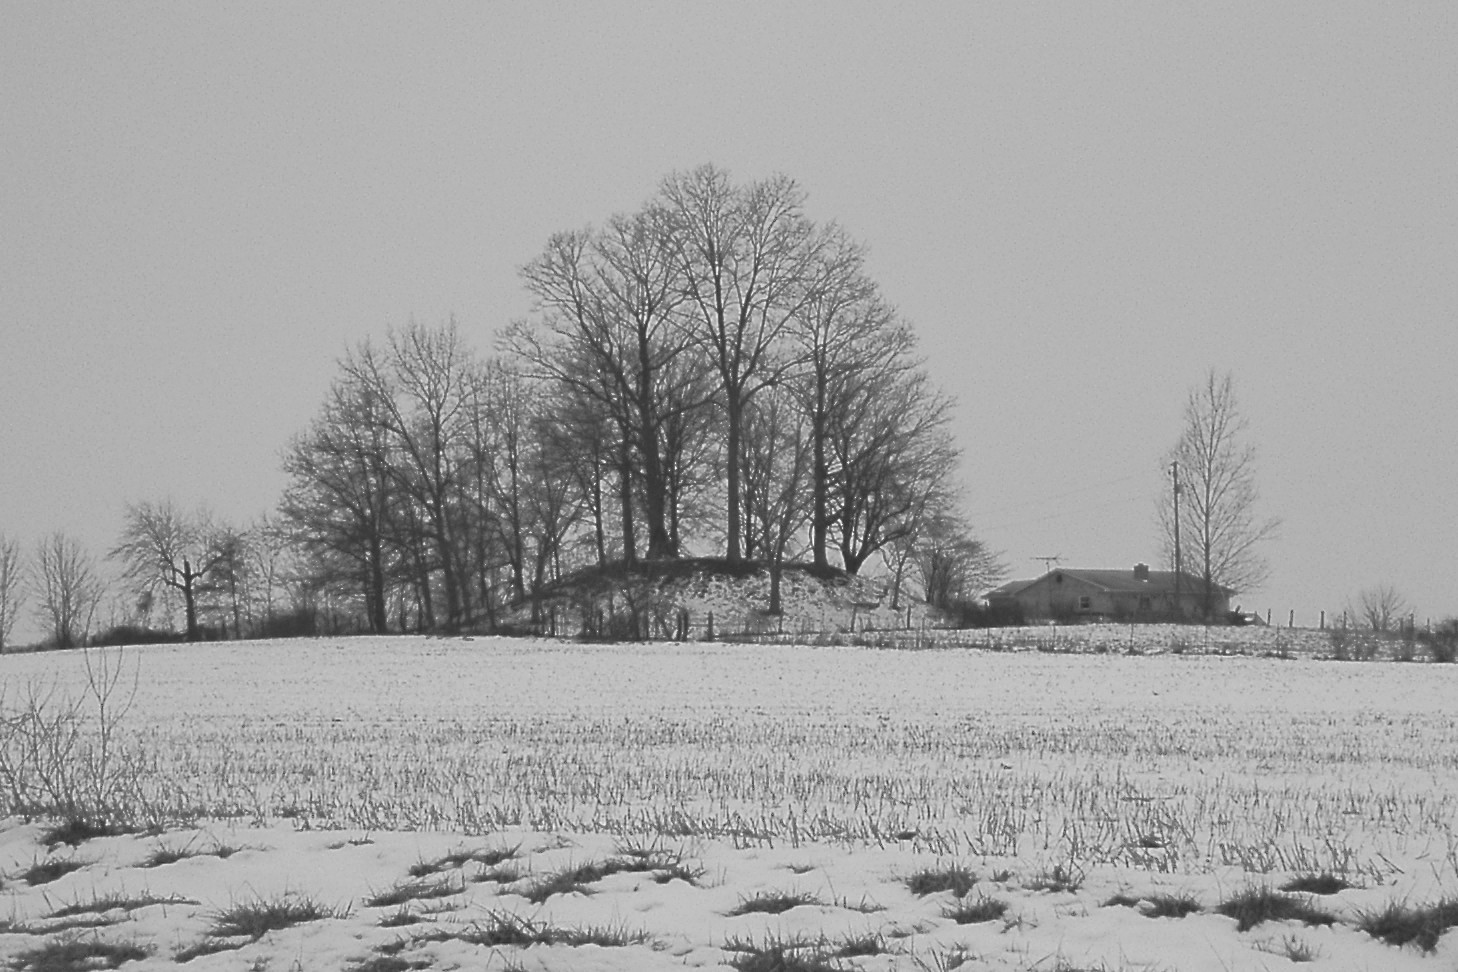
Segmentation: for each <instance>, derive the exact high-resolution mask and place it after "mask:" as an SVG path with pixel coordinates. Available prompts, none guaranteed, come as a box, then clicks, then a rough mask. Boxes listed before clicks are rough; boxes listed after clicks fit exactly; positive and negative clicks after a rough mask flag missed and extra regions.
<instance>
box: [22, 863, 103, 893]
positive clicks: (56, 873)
mask: <svg viewBox="0 0 1458 972" xmlns="http://www.w3.org/2000/svg"><path fill="white" fill-rule="evenodd" d="M91 863H92V862H91V861H89V860H81V859H79V858H75V857H47V858H46V859H45V860H41V861H36V862H35V863H34V864H32V865H31V866H30V867H28V868H26V869H25V870H23V871H21V872H20V874H19V877H20V879H21V880H22V881H24V882H25V883H26V884H29V885H31V886H32V887H35V886H36V885H40V884H50V883H52V882H53V881H59V880H60V879H61V878H63V877H65V876H66V875H67V874H72V873H74V872H76V871H79V870H81V869H82V868H85V867H87V866H89V865H90V864H91Z"/></svg>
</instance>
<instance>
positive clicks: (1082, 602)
mask: <svg viewBox="0 0 1458 972" xmlns="http://www.w3.org/2000/svg"><path fill="white" fill-rule="evenodd" d="M1092 607H1093V598H1091V597H1089V596H1088V595H1087V594H1080V595H1079V596H1078V609H1079V610H1080V611H1087V610H1090V609H1091V608H1092Z"/></svg>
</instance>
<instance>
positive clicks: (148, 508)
mask: <svg viewBox="0 0 1458 972" xmlns="http://www.w3.org/2000/svg"><path fill="white" fill-rule="evenodd" d="M123 520H124V522H123V525H122V533H121V539H120V541H118V543H117V545H116V546H115V547H114V548H112V550H111V553H110V554H108V556H109V557H110V558H111V559H113V560H118V561H121V562H122V564H123V565H124V569H125V572H126V577H127V579H128V580H129V581H131V582H132V583H133V584H135V585H136V588H137V590H138V592H139V593H141V592H153V591H155V590H156V589H157V588H158V587H162V588H166V589H171V590H172V591H175V592H176V593H177V594H178V596H180V597H181V598H182V602H183V609H184V613H185V618H186V633H187V640H188V641H198V640H200V639H201V637H202V629H201V627H200V626H199V624H198V599H199V597H200V596H201V595H202V594H203V593H204V592H205V589H206V585H207V584H208V581H209V580H210V578H211V577H212V574H213V572H214V571H216V570H217V569H218V567H219V565H220V564H222V563H223V562H224V560H226V559H227V551H226V549H225V547H224V545H222V544H220V543H218V542H217V541H218V537H219V532H218V530H217V528H216V527H215V526H214V524H213V523H212V521H211V519H210V518H209V517H208V516H207V514H205V513H192V514H188V513H184V512H183V511H181V510H179V509H178V508H177V506H176V504H175V503H173V501H172V500H171V499H166V500H162V501H161V502H155V503H154V502H141V503H132V504H129V505H128V506H127V508H126V512H125V514H124V516H123ZM174 603H175V602H174Z"/></svg>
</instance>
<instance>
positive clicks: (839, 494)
mask: <svg viewBox="0 0 1458 972" xmlns="http://www.w3.org/2000/svg"><path fill="white" fill-rule="evenodd" d="M951 411H952V400H951V399H950V398H948V397H947V396H946V395H944V394H943V393H941V392H940V391H938V390H937V389H936V388H935V387H934V386H933V385H932V383H931V380H930V379H929V378H928V376H927V375H926V373H925V372H924V371H922V370H921V369H920V368H919V367H915V366H914V365H913V364H912V363H911V362H909V361H900V362H897V363H895V364H894V365H893V366H891V367H888V368H885V369H883V370H880V371H878V372H877V373H875V374H874V375H872V376H871V377H869V378H867V379H866V380H863V381H859V382H857V383H856V386H855V391H854V393H853V394H851V395H848V396H847V397H846V399H845V400H844V403H843V405H842V406H841V407H840V409H839V410H838V411H837V412H836V413H835V414H834V416H833V420H832V423H831V430H830V431H831V435H830V445H831V451H832V455H833V457H834V461H835V463H836V466H837V472H836V475H835V480H834V486H835V495H834V501H833V502H834V508H835V532H836V542H837V544H838V546H839V550H840V558H841V563H842V564H843V565H844V567H845V569H846V571H848V572H849V573H852V574H854V573H857V572H859V571H860V569H861V567H862V565H864V564H865V562H866V560H867V559H869V558H870V556H871V555H872V554H874V553H876V552H877V551H879V550H880V549H881V548H883V547H885V546H886V545H887V544H890V543H893V542H895V541H897V540H899V539H901V538H903V537H906V536H909V535H912V534H914V533H915V532H916V531H917V528H918V525H919V523H920V522H921V520H922V518H923V516H924V515H925V513H926V512H927V511H928V510H933V509H937V508H939V507H940V506H941V505H944V500H945V497H946V496H947V494H948V493H949V492H950V489H951V485H950V484H951V476H952V473H953V472H954V470H955V469H956V465H957V459H958V452H957V449H956V446H955V444H954V443H953V441H952V437H951V434H950V433H949V432H948V431H947V424H948V422H949V421H950V419H951Z"/></svg>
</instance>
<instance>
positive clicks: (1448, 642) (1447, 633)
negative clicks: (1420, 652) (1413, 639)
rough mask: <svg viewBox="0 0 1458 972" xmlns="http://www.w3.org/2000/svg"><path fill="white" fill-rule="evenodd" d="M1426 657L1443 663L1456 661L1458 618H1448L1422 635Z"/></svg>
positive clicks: (1448, 663)
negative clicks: (1426, 651)
mask: <svg viewBox="0 0 1458 972" xmlns="http://www.w3.org/2000/svg"><path fill="white" fill-rule="evenodd" d="M1422 640H1423V642H1424V643H1425V644H1426V645H1427V649H1428V657H1429V658H1431V659H1432V660H1433V661H1435V662H1438V663H1440V664H1443V665H1451V664H1453V663H1454V662H1455V661H1458V618H1449V619H1448V620H1446V621H1444V622H1443V623H1442V624H1439V625H1438V626H1437V627H1436V628H1434V629H1433V630H1432V631H1430V632H1428V633H1426V634H1424V635H1423V636H1422Z"/></svg>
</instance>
